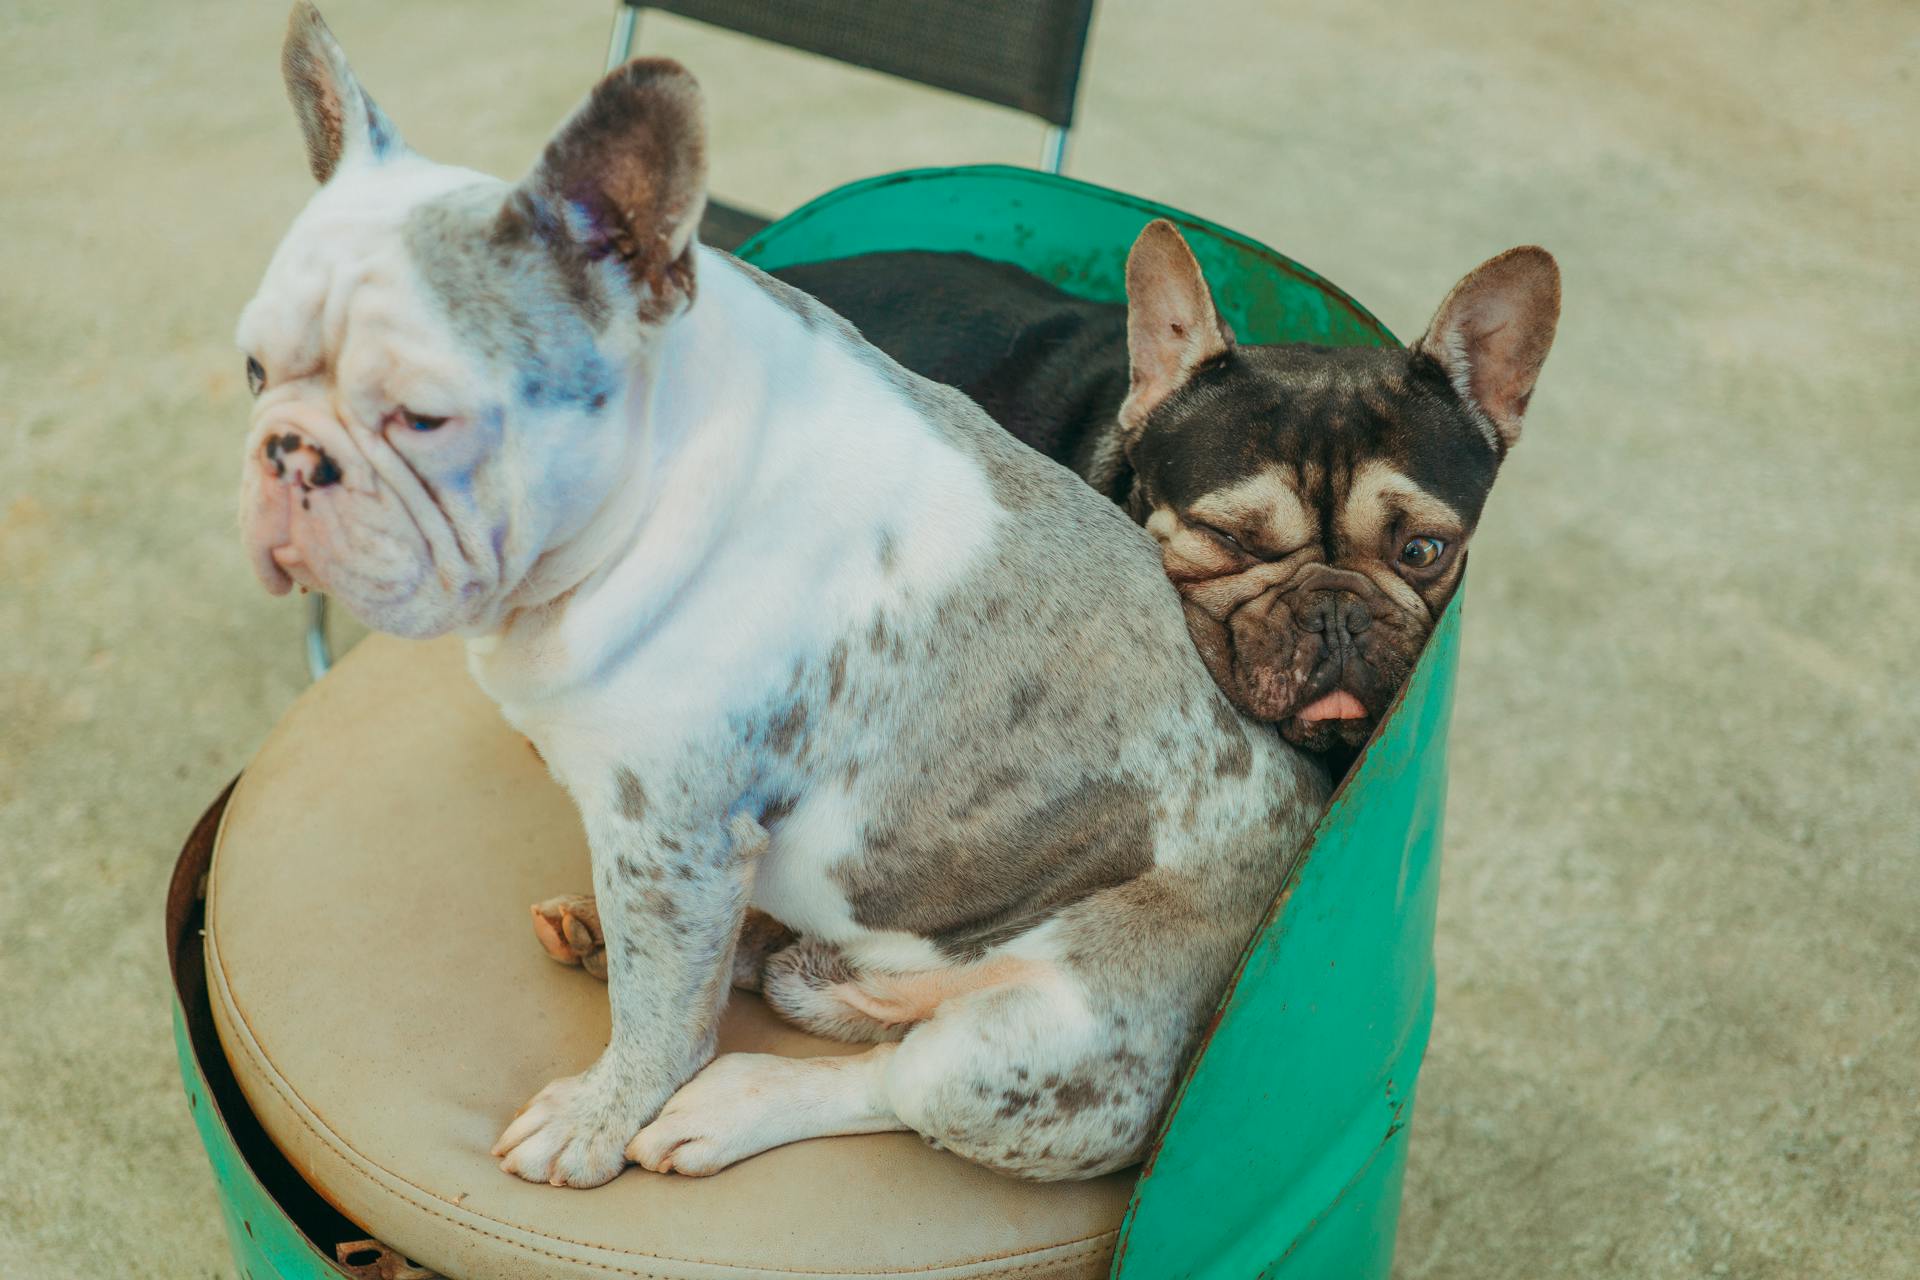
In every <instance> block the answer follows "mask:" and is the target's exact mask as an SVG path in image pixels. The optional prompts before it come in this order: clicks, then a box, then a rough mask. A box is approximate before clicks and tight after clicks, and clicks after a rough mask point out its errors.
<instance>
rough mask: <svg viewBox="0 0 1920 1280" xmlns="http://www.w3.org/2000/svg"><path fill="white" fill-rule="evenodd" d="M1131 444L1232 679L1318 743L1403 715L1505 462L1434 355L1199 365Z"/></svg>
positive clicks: (1263, 714) (1174, 562) (1245, 356)
mask: <svg viewBox="0 0 1920 1280" xmlns="http://www.w3.org/2000/svg"><path fill="white" fill-rule="evenodd" d="M1131 459H1132V462H1133V465H1134V468H1135V471H1136V473H1137V481H1136V486H1135V493H1134V504H1135V507H1136V511H1135V515H1136V517H1137V518H1140V519H1142V520H1143V521H1144V523H1145V524H1146V527H1147V530H1148V532H1150V533H1152V534H1153V535H1154V537H1155V538H1156V539H1157V540H1158V541H1159V543H1160V548H1161V555H1162V558H1163V561H1164V564H1165V567H1166V571H1167V576H1168V577H1169V578H1170V579H1171V580H1172V581H1173V583H1174V585H1175V586H1176V587H1177V588H1178V590H1179V592H1180V595H1181V598H1182V600H1183V602H1184V603H1185V606H1186V611H1187V622H1188V628H1189V630H1190V631H1191V633H1192V635H1193V639H1194V643H1195V644H1196V646H1197V647H1198V648H1199V650H1200V654H1201V656H1202V658H1203V659H1205V661H1206V663H1207V666H1208V668H1209V669H1210V670H1211V671H1212V673H1213V676H1214V679H1215V680H1217V681H1218V682H1219V684H1220V686H1221V688H1222V689H1224V690H1225V691H1226V692H1227V694H1228V696H1229V697H1231V698H1232V699H1233V700H1234V702H1235V703H1236V704H1237V705H1238V706H1239V707H1240V708H1241V710H1243V711H1245V712H1246V713H1247V714H1249V715H1252V716H1255V717H1257V718H1259V719H1262V720H1271V721H1275V722H1277V723H1278V726H1279V728H1280V731H1281V733H1282V734H1283V735H1284V736H1285V737H1286V738H1287V739H1288V740H1289V741H1292V742H1294V743H1296V744H1297V745H1300V746H1303V747H1306V748H1308V749H1311V750H1323V749H1327V748H1331V747H1334V746H1339V745H1344V746H1348V747H1354V746H1358V745H1360V744H1361V743H1362V742H1364V741H1365V740H1366V737H1367V735H1368V734H1370V733H1371V732H1372V730H1373V726H1374V724H1375V723H1376V722H1377V721H1378V719H1379V718H1380V716H1381V715H1383V714H1384V713H1385V711H1386V709H1387V705H1388V703H1389V702H1390V701H1391V700H1392V698H1393V696H1394V694H1395V693H1396V692H1397V691H1398V690H1399V688H1400V685H1401V684H1402V683H1403V682H1404V681H1405V680H1406V677H1407V675H1408V674H1409V673H1410V672H1411V671H1412V669H1413V666H1414V663H1415V662H1416V661H1417V660H1418V658H1419V656H1420V650H1421V648H1422V646H1423V645H1424V644H1425V643H1426V640H1427V636H1428V634H1429V633H1430V632H1431V631H1432V629H1433V624H1434V622H1435V620H1436V619H1437V618H1438V617H1439V615H1440V612H1441V610H1442V609H1444V608H1445V606H1446V603H1447V601H1448V599H1449V598H1451V596H1452V594H1453V590H1454V587H1455V586H1456V585H1457V584H1458V582H1459V580H1460V572H1461V567H1462V565H1463V563H1464V560H1465V550H1466V542H1467V539H1468V537H1469V536H1470V535H1471V534H1472V532H1473V527H1474V524H1475V522H1476V521H1477V520H1478V519H1479V515H1480V510H1481V506H1482V504H1483V503H1484V502H1485V500H1486V496H1487V492H1488V489H1489V488H1490V487H1491V486H1492V484H1493V479H1494V475H1495V472H1496V471H1497V469H1498V466H1499V456H1498V454H1497V453H1496V451H1495V448H1494V446H1493V444H1492V442H1491V441H1490V439H1489V437H1488V433H1487V432H1486V430H1485V429H1484V428H1483V427H1482V426H1480V425H1478V424H1476V422H1475V421H1474V420H1473V419H1472V417H1471V416H1470V411H1469V410H1467V409H1466V408H1465V407H1463V406H1462V404H1461V402H1460V399H1459V397H1458V396H1457V395H1455V394H1454V392H1453V389H1452V388H1451V387H1450V386H1449V384H1448V381H1447V378H1446V376H1445V374H1444V373H1443V372H1442V371H1441V370H1440V368H1439V367H1438V365H1436V364H1434V363H1433V362H1432V361H1428V360H1422V359H1420V358H1418V357H1412V356H1409V354H1408V353H1406V352H1403V351H1385V350H1371V349H1357V348H1356V349H1351V350H1329V349H1326V348H1317V347H1292V346H1277V347H1237V348H1234V349H1232V350H1231V351H1229V352H1227V353H1226V354H1225V355H1224V356H1222V357H1220V358H1218V359H1216V360H1215V361H1214V362H1213V363H1211V364H1208V365H1206V366H1205V367H1202V368H1200V369H1198V370H1196V371H1195V372H1194V373H1193V375H1192V377H1191V379H1190V380H1189V381H1188V382H1187V383H1186V384H1185V385H1184V386H1182V387H1181V388H1180V389H1179V390H1178V391H1176V392H1174V393H1173V394H1172V395H1171V396H1170V397H1169V398H1168V399H1167V400H1166V401H1165V403H1163V404H1161V405H1160V406H1159V407H1158V408H1157V409H1156V410H1155V411H1154V412H1153V413H1152V415H1151V417H1149V418H1148V419H1147V421H1146V423H1145V425H1144V429H1143V430H1142V431H1141V433H1140V438H1139V440H1138V443H1137V444H1136V445H1135V446H1134V448H1133V450H1132V453H1131Z"/></svg>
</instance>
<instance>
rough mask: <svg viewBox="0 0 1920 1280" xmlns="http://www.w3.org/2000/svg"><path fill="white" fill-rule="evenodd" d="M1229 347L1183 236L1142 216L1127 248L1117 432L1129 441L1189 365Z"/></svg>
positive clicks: (1229, 337)
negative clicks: (1124, 380) (1128, 375)
mask: <svg viewBox="0 0 1920 1280" xmlns="http://www.w3.org/2000/svg"><path fill="white" fill-rule="evenodd" d="M1232 350H1233V330H1232V329H1230V328H1228V327H1227V323H1226V321H1224V320H1222V319H1221V318H1220V313H1219V312H1218V311H1217V310H1215V309H1214V305H1213V293H1212V291H1211V290H1209V289H1208V288H1207V278H1206V276H1205V275H1203V274H1201V271H1200V263H1199V262H1198V261H1197V260H1196V259H1195V258H1194V256H1193V250H1192V249H1189V248H1188V247H1187V242H1186V240H1185V239H1184V238H1183V237H1182V236H1181V235H1180V233H1179V231H1177V230H1176V229H1175V228H1174V225H1173V224H1172V223H1171V222H1168V221H1167V220H1166V219H1165V218H1157V219H1155V220H1154V221H1152V222H1149V223H1148V224H1147V226H1146V229H1145V230H1144V231H1142V232H1141V233H1140V237H1139V239H1137V240H1135V241H1134V242H1133V249H1132V251H1131V252H1130V253H1128V254H1127V358H1128V363H1129V366H1130V368H1131V371H1132V380H1131V382H1130V383H1129V385H1128V389H1127V398H1126V400H1125V401H1124V402H1123V403H1122V404H1121V406H1120V436H1121V440H1122V442H1123V443H1124V444H1125V445H1126V446H1127V447H1128V448H1132V447H1133V444H1134V442H1135V441H1137V440H1138V439H1139V438H1140V432H1141V431H1142V430H1143V429H1144V428H1145V427H1146V425H1147V416H1148V415H1149V414H1151V413H1152V412H1153V411H1154V410H1155V409H1157V408H1159V407H1160V405H1161V404H1163V403H1165V401H1166V399H1167V397H1168V396H1170V395H1172V394H1173V393H1174V392H1175V391H1177V390H1178V389H1179V388H1180V387H1181V386H1182V385H1183V384H1185V382H1186V381H1187V379H1189V378H1191V377H1192V376H1193V374H1194V371H1195V370H1196V369H1198V368H1200V366H1201V365H1204V364H1206V363H1207V362H1208V361H1211V360H1218V359H1219V358H1220V357H1222V356H1224V355H1226V354H1227V353H1228V352H1230V351H1232Z"/></svg>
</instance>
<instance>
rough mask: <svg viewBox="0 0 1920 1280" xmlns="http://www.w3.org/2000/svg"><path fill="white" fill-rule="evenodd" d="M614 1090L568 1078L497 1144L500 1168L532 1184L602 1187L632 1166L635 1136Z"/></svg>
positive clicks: (539, 1097)
mask: <svg viewBox="0 0 1920 1280" xmlns="http://www.w3.org/2000/svg"><path fill="white" fill-rule="evenodd" d="M611 1093H612V1091H611V1090H607V1089H604V1088H602V1087H600V1086H598V1085H596V1084H594V1083H592V1082H590V1081H589V1080H588V1078H587V1077H586V1076H583V1075H582V1076H568V1077H567V1078H565V1079H563V1080H555V1081H554V1082H553V1083H552V1084H550V1085H548V1086H547V1087H546V1088H544V1089H542V1090H541V1091H540V1092H539V1093H536V1094H534V1095H533V1101H531V1102H529V1103H528V1104H527V1105H526V1106H525V1107H523V1108H522V1109H521V1111H520V1114H519V1115H517V1116H515V1117H514V1119H513V1123H512V1124H510V1125H508V1126H507V1129H506V1132H505V1133H502V1134H501V1135H500V1140H499V1141H498V1142H496V1143H494V1144H493V1154H494V1155H496V1156H499V1157H500V1158H501V1159H500V1167H501V1168H502V1169H504V1170H505V1171H506V1172H508V1173H511V1174H516V1175H518V1176H519V1177H522V1178H525V1179H526V1180H527V1181H528V1182H546V1183H551V1184H552V1185H553V1186H556V1187H597V1186H599V1185H600V1184H601V1183H603V1182H610V1181H612V1179H613V1177H614V1175H616V1174H618V1173H619V1172H620V1170H621V1169H622V1168H624V1167H625V1165H626V1156H625V1155H624V1154H623V1153H622V1151H621V1147H622V1145H623V1144H624V1142H625V1141H626V1136H627V1135H628V1134H629V1133H631V1132H632V1131H633V1130H632V1126H631V1124H629V1123H627V1122H625V1121H624V1120H623V1119H622V1113H623V1111H624V1108H621V1107H618V1106H616V1105H615V1102H616V1099H615V1098H613V1097H612V1096H610V1095H611Z"/></svg>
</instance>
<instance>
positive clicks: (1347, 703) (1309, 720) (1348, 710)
mask: <svg viewBox="0 0 1920 1280" xmlns="http://www.w3.org/2000/svg"><path fill="white" fill-rule="evenodd" d="M1294 718H1295V719H1297V720H1299V721H1301V722H1302V723H1305V724H1315V723H1317V722H1319V721H1321V720H1365V719H1366V718H1367V709H1366V708H1365V707H1363V706H1361V705H1360V699H1358V698H1356V697H1354V696H1353V695H1352V694H1350V693H1348V692H1347V691H1346V690H1345V689H1335V690H1334V691H1333V692H1332V693H1330V694H1328V695H1327V696H1326V697H1324V698H1320V699H1318V700H1316V701H1314V702H1310V703H1308V704H1307V705H1306V706H1305V707H1302V708H1301V709H1300V712H1299V714H1298V715H1297V716H1295V717H1294Z"/></svg>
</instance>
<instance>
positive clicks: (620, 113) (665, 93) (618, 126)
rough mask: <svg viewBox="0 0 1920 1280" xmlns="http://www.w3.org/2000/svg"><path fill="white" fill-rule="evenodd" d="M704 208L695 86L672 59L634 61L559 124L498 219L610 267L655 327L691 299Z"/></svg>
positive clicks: (702, 122)
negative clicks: (528, 228)
mask: <svg viewBox="0 0 1920 1280" xmlns="http://www.w3.org/2000/svg"><path fill="white" fill-rule="evenodd" d="M706 207H707V134H706V111H705V108H704V107H703V106H702V104H701V100H700V86H699V83H698V82H697V81H695V80H694V78H693V76H692V75H691V74H690V73H689V72H688V71H687V69H686V68H685V67H683V66H681V65H680V64H679V63H677V62H675V61H673V60H672V59H670V58H636V59H635V60H633V61H632V62H629V63H628V64H627V65H626V66H624V67H621V68H620V69H619V70H618V71H614V72H612V73H610V74H609V75H608V76H607V77H606V78H605V79H603V80H602V81H600V83H599V84H597V85H595V86H594V89H593V92H592V93H591V94H589V95H588V96H587V100H586V102H585V103H583V104H581V106H580V108H579V109H578V110H577V111H575V112H574V113H573V115H572V116H571V117H570V118H569V119H568V120H567V122H566V123H565V124H563V125H561V126H560V129H559V132H557V133H555V134H554V135H553V138H552V140H551V141H549V142H548V143H547V149H546V152H545V153H544V154H543V155H542V156H541V157H540V162H539V163H538V164H536V165H535V166H534V168H533V172H532V173H530V174H528V175H527V177H526V178H525V180H523V181H522V182H521V183H520V185H519V187H518V188H516V189H515V191H514V194H513V196H512V198H510V199H509V200H508V202H507V207H506V208H505V209H504V210H503V211H502V213H501V217H502V219H503V220H504V221H505V222H507V223H515V222H518V223H523V224H526V225H529V226H531V227H532V229H534V230H535V231H536V232H537V233H539V234H541V235H543V236H545V237H547V238H548V239H550V240H552V241H554V242H556V247H558V248H559V249H560V250H561V251H562V252H578V253H582V254H584V255H585V256H586V258H587V259H588V260H589V261H592V262H600V261H604V260H608V259H611V260H613V261H615V262H617V263H618V264H619V265H620V266H621V267H622V268H623V269H624V271H625V273H626V277H627V280H628V282H629V283H630V284H631V285H632V287H633V290H634V293H635V295H636V297H637V299H638V302H639V309H640V316H641V319H642V320H644V321H648V322H651V323H660V322H664V321H666V320H667V319H669V318H671V317H672V316H673V315H675V314H676V313H678V312H679V311H680V310H681V309H682V308H684V307H685V306H686V305H687V304H688V303H690V302H691V301H692V300H693V290H694V279H693V259H694V252H693V251H694V237H695V233H696V232H698V230H699V229H700V215H701V214H702V213H703V212H704V211H705V210H706Z"/></svg>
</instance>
